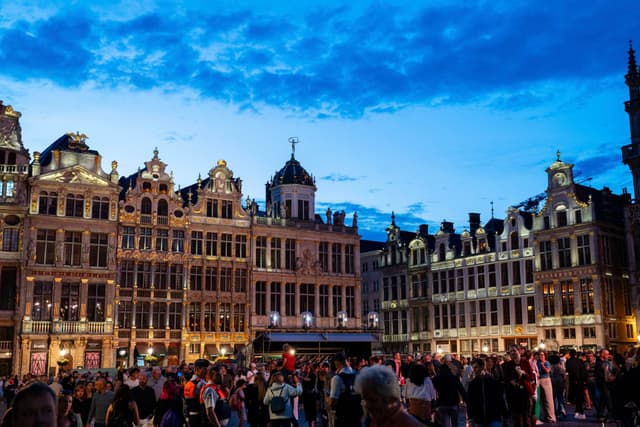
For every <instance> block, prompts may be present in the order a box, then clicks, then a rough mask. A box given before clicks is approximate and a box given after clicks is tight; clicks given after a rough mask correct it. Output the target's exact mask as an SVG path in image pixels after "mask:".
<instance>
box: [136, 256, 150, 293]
mask: <svg viewBox="0 0 640 427" xmlns="http://www.w3.org/2000/svg"><path fill="white" fill-rule="evenodd" d="M137 273H138V274H137V276H138V277H137V284H138V287H139V288H142V289H149V288H151V263H150V262H141V263H138V271H137Z"/></svg>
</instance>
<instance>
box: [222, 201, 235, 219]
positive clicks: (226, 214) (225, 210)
mask: <svg viewBox="0 0 640 427" xmlns="http://www.w3.org/2000/svg"><path fill="white" fill-rule="evenodd" d="M221 216H222V218H227V219H231V218H233V202H232V201H231V200H223V201H222V215H221Z"/></svg>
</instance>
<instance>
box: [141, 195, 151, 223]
mask: <svg viewBox="0 0 640 427" xmlns="http://www.w3.org/2000/svg"><path fill="white" fill-rule="evenodd" d="M151 214H152V212H151V199H150V198H148V197H143V198H142V200H141V201H140V224H151V220H152V215H151Z"/></svg>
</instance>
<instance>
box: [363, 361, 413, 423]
mask: <svg viewBox="0 0 640 427" xmlns="http://www.w3.org/2000/svg"><path fill="white" fill-rule="evenodd" d="M355 390H356V392H358V393H359V394H360V396H361V397H362V406H363V408H364V410H365V413H366V414H367V416H368V419H369V420H370V424H369V426H370V427H399V426H403V427H422V426H423V424H422V423H421V422H420V421H418V420H417V419H416V418H414V417H413V416H412V415H411V414H409V413H408V412H407V411H406V410H405V409H404V407H403V405H402V402H401V401H400V384H399V383H398V379H397V378H396V375H395V372H394V371H393V370H392V369H389V368H388V367H386V366H380V365H376V366H368V367H365V368H363V369H362V370H361V371H360V373H359V374H358V375H357V377H356V382H355Z"/></svg>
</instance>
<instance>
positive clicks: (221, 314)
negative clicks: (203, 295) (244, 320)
mask: <svg viewBox="0 0 640 427" xmlns="http://www.w3.org/2000/svg"><path fill="white" fill-rule="evenodd" d="M218 331H220V332H231V304H229V303H225V302H223V303H221V304H220V305H219V306H218Z"/></svg>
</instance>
